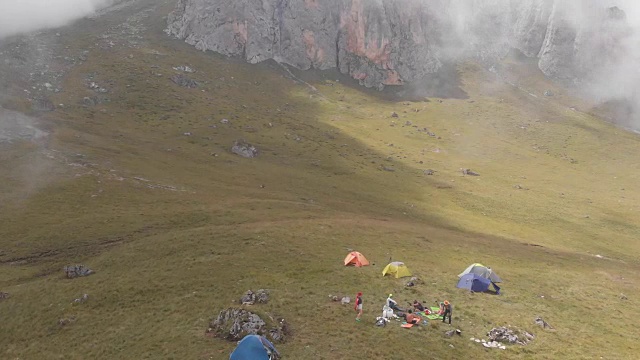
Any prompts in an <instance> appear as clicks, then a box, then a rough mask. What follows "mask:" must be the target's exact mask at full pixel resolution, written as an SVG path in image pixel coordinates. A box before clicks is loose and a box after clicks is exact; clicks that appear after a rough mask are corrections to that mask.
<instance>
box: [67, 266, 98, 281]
mask: <svg viewBox="0 0 640 360" xmlns="http://www.w3.org/2000/svg"><path fill="white" fill-rule="evenodd" d="M64 273H65V274H66V275H67V278H69V279H74V278H77V277H81V276H89V275H91V274H93V273H94V271H93V270H91V269H89V268H88V267H86V266H84V265H69V266H65V267H64Z"/></svg>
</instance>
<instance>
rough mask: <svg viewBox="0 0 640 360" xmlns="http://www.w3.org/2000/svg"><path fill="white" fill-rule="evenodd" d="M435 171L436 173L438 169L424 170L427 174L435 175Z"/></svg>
mask: <svg viewBox="0 0 640 360" xmlns="http://www.w3.org/2000/svg"><path fill="white" fill-rule="evenodd" d="M435 173H436V171H435V170H431V169H427V170H425V171H424V174H425V175H433V174H435Z"/></svg>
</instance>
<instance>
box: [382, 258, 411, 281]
mask: <svg viewBox="0 0 640 360" xmlns="http://www.w3.org/2000/svg"><path fill="white" fill-rule="evenodd" d="M387 274H391V275H395V277H396V278H401V277H405V276H411V271H409V268H408V267H407V265H405V264H404V263H403V262H400V261H394V262H392V263H389V265H387V266H385V267H384V270H382V276H385V275H387Z"/></svg>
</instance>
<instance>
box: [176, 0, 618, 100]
mask: <svg viewBox="0 0 640 360" xmlns="http://www.w3.org/2000/svg"><path fill="white" fill-rule="evenodd" d="M578 10H580V11H578ZM166 31H167V33H169V34H171V35H173V36H176V37H178V38H181V39H184V40H185V41H186V42H188V43H190V44H193V45H194V46H196V48H198V49H201V50H212V51H215V52H218V53H221V54H224V55H228V56H239V57H243V58H244V59H246V61H248V62H250V63H258V62H261V61H264V60H268V59H274V60H276V61H278V62H281V63H286V64H289V65H291V66H294V67H297V68H299V69H310V68H314V69H329V68H337V69H339V70H340V72H342V73H344V74H348V75H349V76H351V77H352V78H354V79H357V80H359V81H360V83H361V84H362V85H364V86H367V87H376V88H378V89H382V88H383V87H384V86H386V85H402V84H404V83H406V82H413V81H416V80H419V79H421V78H424V77H426V76H427V75H429V74H433V73H436V72H438V70H439V69H441V68H442V67H443V65H445V64H452V63H456V62H458V61H462V60H465V59H469V58H473V59H476V60H478V61H481V62H483V63H492V62H495V61H496V60H497V59H500V58H501V57H503V56H505V55H506V54H507V53H508V52H509V50H510V49H512V48H515V49H518V50H520V51H521V52H522V53H523V54H524V55H526V56H529V57H539V66H540V69H541V70H542V71H543V72H544V73H545V74H546V75H548V76H551V77H554V78H559V79H565V80H571V81H579V80H581V79H584V78H585V77H586V76H587V75H588V74H589V73H590V72H591V70H593V69H599V68H602V67H607V66H610V65H611V64H615V61H613V62H612V61H610V58H614V55H615V54H618V53H619V52H620V51H621V50H619V49H620V47H621V46H622V45H623V44H621V40H620V39H624V37H625V36H626V34H628V31H629V30H628V27H627V26H626V22H625V14H624V11H622V10H620V9H618V8H609V9H607V8H605V7H604V6H603V5H601V3H599V2H598V1H597V0H432V1H428V2H427V1H421V0H323V1H319V0H234V1H226V0H180V1H179V2H178V4H177V5H176V8H175V11H174V12H172V13H171V14H170V16H169V17H168V28H167V30H166ZM603 51H604V52H605V53H608V54H611V56H605V57H604V58H603V56H601V54H602V53H603Z"/></svg>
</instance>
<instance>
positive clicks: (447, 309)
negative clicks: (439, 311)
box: [442, 300, 451, 325]
mask: <svg viewBox="0 0 640 360" xmlns="http://www.w3.org/2000/svg"><path fill="white" fill-rule="evenodd" d="M443 305H444V314H443V315H442V322H445V320H447V315H448V316H449V325H451V304H450V303H449V301H447V300H445V301H444V304H443Z"/></svg>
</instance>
